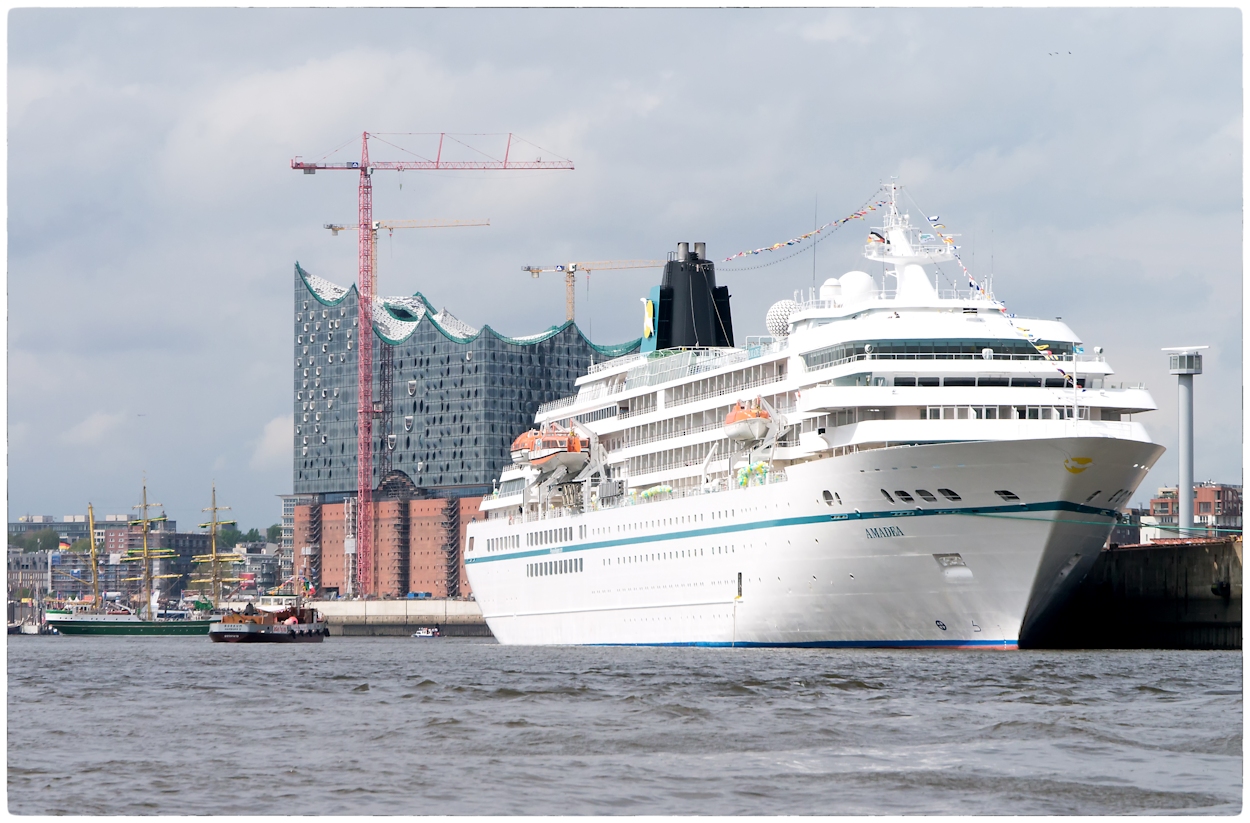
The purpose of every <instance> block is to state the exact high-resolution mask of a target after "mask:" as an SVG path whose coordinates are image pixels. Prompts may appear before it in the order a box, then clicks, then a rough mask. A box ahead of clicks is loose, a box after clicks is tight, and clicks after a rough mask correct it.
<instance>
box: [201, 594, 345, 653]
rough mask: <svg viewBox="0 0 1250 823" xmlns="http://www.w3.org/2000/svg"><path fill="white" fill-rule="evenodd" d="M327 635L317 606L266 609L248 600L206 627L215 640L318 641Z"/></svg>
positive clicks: (218, 641)
mask: <svg viewBox="0 0 1250 823" xmlns="http://www.w3.org/2000/svg"><path fill="white" fill-rule="evenodd" d="M329 634H330V629H329V627H328V626H327V625H326V622H325V621H324V620H322V619H321V618H320V616H319V615H318V614H317V610H316V609H310V608H305V607H303V606H291V607H290V608H286V609H283V610H282V611H279V612H265V611H260V610H258V609H257V608H256V607H255V606H253V605H252V604H251V603H248V604H247V607H246V608H245V609H243V611H241V612H238V613H236V614H227V615H225V616H224V617H222V618H221V622H219V623H214V624H213V625H212V626H211V627H209V630H208V637H209V639H210V640H212V641H213V642H214V643H320V642H321V641H322V639H324V638H325V637H326V636H328V635H329Z"/></svg>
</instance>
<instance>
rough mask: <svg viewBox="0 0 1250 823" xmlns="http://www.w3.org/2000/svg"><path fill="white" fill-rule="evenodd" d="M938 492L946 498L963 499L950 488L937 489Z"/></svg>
mask: <svg viewBox="0 0 1250 823" xmlns="http://www.w3.org/2000/svg"><path fill="white" fill-rule="evenodd" d="M938 494H940V495H942V496H943V497H945V498H946V499H947V500H963V498H962V497H960V496H959V495H957V494H955V493H954V492H953V491H951V490H950V489H938Z"/></svg>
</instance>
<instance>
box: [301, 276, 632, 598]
mask: <svg viewBox="0 0 1250 823" xmlns="http://www.w3.org/2000/svg"><path fill="white" fill-rule="evenodd" d="M357 305H358V304H357V293H356V288H355V286H354V285H353V286H351V287H349V288H344V287H342V286H339V285H337V284H334V283H331V282H329V281H327V280H324V279H322V278H319V277H316V276H314V275H311V274H309V273H308V272H306V271H305V270H304V269H303V268H302V267H301V266H300V265H299V264H298V263H297V264H296V266H295V301H294V321H295V324H294V333H293V337H294V343H295V356H294V365H295V379H294V389H293V394H294V413H295V449H294V456H295V458H294V467H293V469H294V470H293V481H294V483H293V485H294V489H293V491H294V494H293V495H290V496H287V499H288V500H290V501H291V504H290V506H289V507H290V509H291V514H290V520H291V522H290V529H291V550H292V551H293V553H294V561H295V568H296V571H297V573H298V574H299V575H300V576H301V577H302V578H303V579H305V580H308V581H310V582H312V583H313V584H314V585H316V586H318V588H320V589H322V590H323V591H324V592H326V593H332V592H335V591H337V592H338V593H339V594H348V593H358V592H356V591H355V586H354V580H355V566H354V555H353V554H352V553H351V552H350V551H348V549H349V548H350V547H351V546H352V545H354V537H355V497H356V397H357V392H356V351H357V347H358V346H359V334H358V328H357V324H358V319H357V318H358V314H357ZM639 344H640V341H638V340H633V341H630V342H629V343H625V344H622V345H618V346H596V345H594V344H592V343H591V342H590V341H589V340H588V339H587V338H586V337H585V336H584V335H583V334H582V333H581V330H580V329H578V328H577V326H576V325H575V324H573V323H572V322H567V323H565V324H563V325H561V326H553V327H551V328H550V329H548V330H546V331H545V332H542V333H540V334H535V335H531V336H528V337H520V338H512V337H506V336H504V335H501V334H499V333H498V332H496V331H494V330H493V329H491V328H490V327H489V326H486V327H483V328H482V329H476V328H473V327H472V326H469V325H468V324H466V323H464V322H462V321H460V320H458V319H457V318H456V317H454V316H452V315H451V314H450V313H449V312H447V311H446V310H445V309H444V310H442V311H437V310H436V309H435V308H434V307H433V305H432V304H431V303H430V302H429V301H428V300H426V298H425V297H424V296H423V295H421V294H415V295H413V296H412V297H383V298H380V299H378V300H377V302H376V303H375V310H374V327H373V334H372V335H370V338H369V345H372V346H373V361H374V364H375V379H374V391H373V397H374V404H375V421H374V429H373V432H374V437H373V479H374V490H375V491H374V500H375V505H374V517H375V523H374V553H375V555H376V557H375V561H374V570H375V574H374V579H375V586H376V590H375V591H374V592H370V593H367V594H373V595H376V596H380V597H404V596H406V595H407V594H408V593H409V592H428V593H429V594H430V595H431V596H434V597H466V596H468V595H469V594H470V592H469V591H468V583H467V578H466V577H465V574H464V560H463V556H462V546H463V543H464V533H465V529H466V527H467V525H468V523H469V522H471V521H472V520H473V519H477V518H479V517H480V516H481V515H480V514H479V513H478V504H479V503H480V501H481V499H482V497H483V496H484V495H487V494H490V493H491V490H492V487H493V485H494V483H495V481H496V480H497V479H498V477H499V474H500V472H501V471H502V470H503V469H504V467H505V466H506V465H507V464H508V463H509V462H510V460H511V457H510V455H509V446H511V444H512V441H513V439H515V438H516V436H517V435H518V434H520V433H521V432H523V431H525V430H526V429H528V428H530V427H531V426H532V425H533V420H534V414H535V412H536V411H537V410H538V406H539V405H540V404H542V403H545V402H549V401H552V400H556V399H558V398H561V397H565V396H568V395H570V394H573V393H574V392H575V390H576V388H575V386H574V381H575V380H576V379H577V378H578V377H580V376H581V375H583V374H585V373H586V370H587V368H589V366H590V365H591V364H592V363H595V362H601V361H603V360H606V359H610V358H613V357H619V356H621V355H624V354H628V353H630V352H633V351H636V350H637V349H638V347H639Z"/></svg>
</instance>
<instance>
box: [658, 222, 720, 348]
mask: <svg viewBox="0 0 1250 823" xmlns="http://www.w3.org/2000/svg"><path fill="white" fill-rule="evenodd" d="M702 247H703V244H702V243H698V244H696V248H698V249H700V250H702ZM686 248H687V244H685V243H682V244H681V245H680V246H679V249H680V251H679V252H678V259H676V260H670V261H668V263H666V264H665V266H664V279H663V280H662V281H660V306H659V309H660V311H659V320H660V322H659V323H658V324H657V328H656V348H657V349H676V348H687V347H713V346H733V344H734V331H733V321H732V319H731V318H730V316H729V289H728V288H727V287H725V286H717V285H716V265H715V264H714V263H712V262H711V261H709V260H706V259H704V258H703V257H701V256H700V255H699V254H698V252H687V251H686Z"/></svg>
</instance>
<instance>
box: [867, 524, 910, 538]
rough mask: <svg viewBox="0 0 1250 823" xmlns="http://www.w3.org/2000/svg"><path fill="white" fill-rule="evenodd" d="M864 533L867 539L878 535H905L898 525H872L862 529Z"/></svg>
mask: <svg viewBox="0 0 1250 823" xmlns="http://www.w3.org/2000/svg"><path fill="white" fill-rule="evenodd" d="M864 535H865V536H866V537H867V538H868V539H869V540H875V539H876V538H878V537H906V535H904V534H903V530H902V529H900V528H899V527H898V526H874V527H872V528H868V529H864Z"/></svg>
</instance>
